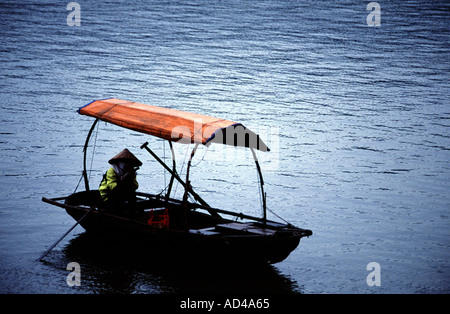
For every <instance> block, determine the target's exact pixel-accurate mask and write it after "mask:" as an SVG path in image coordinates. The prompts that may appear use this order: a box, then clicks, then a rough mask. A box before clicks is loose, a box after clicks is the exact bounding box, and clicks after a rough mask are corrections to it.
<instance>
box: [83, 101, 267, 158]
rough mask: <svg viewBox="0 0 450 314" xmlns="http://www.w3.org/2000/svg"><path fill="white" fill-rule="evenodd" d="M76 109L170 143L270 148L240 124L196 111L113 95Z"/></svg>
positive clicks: (263, 149)
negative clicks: (119, 97) (113, 96)
mask: <svg viewBox="0 0 450 314" xmlns="http://www.w3.org/2000/svg"><path fill="white" fill-rule="evenodd" d="M78 112H79V113H80V114H82V115H87V116H91V117H95V118H98V119H100V120H103V121H106V122H110V123H113V124H116V125H118V126H122V127H124V128H128V129H131V130H134V131H137V132H142V133H146V134H150V135H153V136H157V137H159V138H163V139H166V140H169V141H173V142H180V143H201V144H204V145H208V144H209V143H221V144H227V145H233V146H241V147H250V148H255V149H259V150H261V151H269V148H268V147H267V146H266V144H264V142H263V141H262V140H261V139H260V138H259V135H257V134H255V133H253V132H252V131H250V130H248V129H247V128H245V127H244V126H243V125H242V124H240V123H236V122H233V121H228V120H224V119H219V118H214V117H210V116H205V115H200V114H196V113H190V112H185V111H179V110H174V109H168V108H162V107H156V106H150V105H145V104H140V103H136V102H131V101H127V100H121V99H116V98H110V99H103V100H95V101H93V102H91V103H89V104H87V105H86V106H84V107H81V108H80V109H79V110H78Z"/></svg>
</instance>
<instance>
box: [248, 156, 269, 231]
mask: <svg viewBox="0 0 450 314" xmlns="http://www.w3.org/2000/svg"><path fill="white" fill-rule="evenodd" d="M250 149H251V151H252V154H253V159H254V160H255V164H256V169H257V170H258V175H259V179H260V181H261V195H262V201H263V221H264V223H266V217H267V206H266V193H265V192H264V179H263V176H262V173H261V167H260V166H259V161H258V158H257V157H256V153H255V150H254V149H253V148H250Z"/></svg>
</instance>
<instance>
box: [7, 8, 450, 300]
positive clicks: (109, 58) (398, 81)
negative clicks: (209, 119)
mask: <svg viewBox="0 0 450 314" xmlns="http://www.w3.org/2000/svg"><path fill="white" fill-rule="evenodd" d="M68 3H69V1H67V2H61V1H48V0H44V1H21V2H18V1H12V0H11V1H2V2H1V4H0V36H1V43H2V44H1V46H0V74H1V75H0V160H1V166H0V292H2V293H111V292H112V293H177V292H189V291H196V292H206V293H207V292H221V291H224V292H230V291H231V292H233V291H238V292H243V291H244V292H246V291H248V292H261V291H262V292H280V293H288V292H294V293H297V292H301V293H448V292H449V291H450V265H449V260H450V250H449V246H450V242H449V236H450V228H449V227H450V223H449V215H450V212H449V210H450V197H449V183H450V163H449V157H450V153H449V149H450V138H449V135H450V134H449V126H450V123H449V119H450V107H449V100H450V97H449V96H450V94H449V84H448V80H449V78H450V76H449V70H450V53H449V44H450V42H449V39H450V26H449V25H450V24H449V22H448V21H449V18H450V5H449V3H448V1H418V0H411V1H378V3H379V5H380V8H381V20H380V23H381V24H380V26H373V27H369V26H368V25H367V20H366V19H367V16H368V14H369V13H370V12H369V11H367V10H366V6H367V4H368V3H369V1H346V0H343V1H331V0H330V1H306V0H303V1H302V0H289V1H288V0H286V1H281V0H279V1H275V0H272V1H271V0H263V1H244V0H242V1H240V0H229V1H225V0H222V1H220V0H210V1H206V0H205V1H201V0H192V1H133V0H130V1H107V2H105V1H88V0H86V1H81V0H80V1H78V3H79V4H80V8H81V26H69V25H68V24H67V22H66V18H67V16H68V14H69V13H70V11H68V10H66V6H67V4H68ZM109 97H116V98H121V99H127V100H132V101H137V102H141V103H146V104H152V105H157V106H163V107H169V108H175V109H179V110H185V111H191V112H196V113H200V114H207V115H211V116H217V117H221V118H224V119H229V120H233V121H238V122H241V123H243V124H244V125H246V126H248V127H249V128H250V129H252V130H254V131H255V132H259V133H261V134H262V136H263V138H264V139H265V140H266V142H267V144H268V145H269V147H271V148H272V151H271V152H270V153H261V154H260V155H259V157H260V158H261V160H262V167H263V171H264V178H265V183H266V184H265V189H266V192H267V197H268V208H269V209H270V210H271V211H273V212H275V213H276V214H277V215H279V216H281V217H282V218H284V219H286V220H287V221H289V222H291V223H292V224H294V225H297V226H299V227H303V228H307V229H311V230H313V232H314V234H313V236H312V237H310V238H305V239H303V240H302V242H301V243H300V246H299V247H298V248H297V249H296V250H295V251H294V252H293V253H292V254H291V255H290V256H289V257H288V258H287V259H286V260H285V261H283V262H281V263H279V264H276V265H274V266H271V267H269V268H268V269H264V270H252V271H249V272H238V273H237V274H236V273H234V272H231V273H228V272H226V271H225V272H224V271H223V270H208V271H205V272H202V268H198V269H196V271H195V272H194V274H192V271H191V272H190V271H186V269H184V268H183V267H180V268H177V269H164V265H159V264H157V267H147V268H146V267H142V265H141V266H139V267H138V266H134V263H132V262H130V263H126V262H125V263H124V262H123V259H120V258H118V260H119V261H116V259H117V258H116V257H114V256H108V257H107V258H102V255H101V254H100V255H101V256H99V254H95V252H93V251H95V249H92V247H91V246H90V245H89V241H86V239H85V237H86V234H85V233H84V230H83V229H82V228H81V227H77V228H76V229H75V230H74V232H73V233H71V234H70V235H69V236H67V237H66V238H65V239H64V240H63V241H62V242H61V243H60V244H59V245H58V246H57V247H56V248H55V249H54V250H53V251H52V252H51V253H50V254H49V255H48V256H47V257H46V260H45V262H36V261H35V259H36V258H37V257H38V256H39V255H40V254H41V253H42V252H43V251H45V249H46V248H47V247H49V245H51V244H52V243H53V242H54V241H56V239H58V238H59V237H60V236H61V235H62V234H63V233H64V232H65V231H66V230H67V229H68V228H69V227H70V226H71V225H72V224H73V222H74V221H72V220H71V218H70V217H69V216H68V215H67V214H65V212H64V211H63V210H61V209H59V208H56V207H52V206H50V205H48V204H45V203H43V202H41V198H42V197H43V196H45V197H57V196H63V195H68V194H70V193H72V192H73V191H74V190H75V188H76V187H77V183H78V182H79V179H80V176H81V171H82V147H83V144H84V140H85V137H86V135H87V132H88V130H89V128H90V126H91V123H92V122H93V119H92V118H89V117H86V116H80V115H79V114H78V113H77V112H76V109H78V108H79V107H81V106H83V105H85V104H87V103H89V102H90V101H92V100H94V99H102V98H109ZM145 141H149V142H150V144H151V145H152V147H153V148H154V150H155V151H156V152H157V153H158V154H159V155H160V156H165V157H166V158H169V156H170V155H169V151H168V146H167V145H165V144H164V142H162V141H160V140H157V139H152V138H149V137H147V136H144V135H137V134H136V133H132V132H129V131H124V130H122V129H120V128H118V127H115V126H112V125H106V124H105V123H100V126H99V128H98V130H96V132H94V137H93V139H92V144H94V143H95V151H94V148H91V150H90V152H89V155H88V156H89V160H88V161H89V168H90V169H91V171H90V178H91V182H92V185H95V184H98V182H100V180H101V176H102V174H103V173H104V171H105V170H106V169H105V168H106V167H107V160H108V159H109V158H110V157H111V156H114V155H115V154H117V153H118V152H119V151H120V150H121V149H122V148H123V147H128V148H129V149H130V150H132V151H133V152H134V153H135V154H136V155H137V156H138V157H139V158H140V159H141V160H143V161H144V164H145V165H144V166H143V167H142V169H141V170H140V171H139V176H138V180H139V182H140V185H141V190H143V191H147V192H159V191H161V190H162V189H163V188H164V186H165V184H164V182H166V183H167V182H168V180H169V177H168V176H164V174H163V171H162V168H161V167H159V166H158V165H157V164H156V162H154V161H152V160H151V158H150V157H149V156H147V155H146V154H145V152H144V151H141V150H140V149H139V146H140V145H141V144H142V143H144V142H145ZM176 149H177V160H178V162H179V166H180V168H181V165H182V164H183V160H185V157H186V152H187V149H186V146H185V145H178V146H177V148H176ZM231 149H232V150H234V149H233V148H231ZM92 152H94V153H95V154H94V155H95V158H94V159H91V156H92V154H91V153H92ZM248 157H249V156H248V155H247V154H246V152H243V151H242V149H236V150H235V151H233V154H232V155H231V157H230V156H229V153H225V152H224V151H223V150H222V148H221V147H213V146H211V147H210V148H208V149H206V148H202V149H201V150H199V152H198V153H197V155H196V157H195V159H194V162H193V163H194V167H193V168H192V184H193V186H194V188H195V189H196V191H197V192H198V193H199V194H200V195H202V197H203V198H205V199H206V200H207V201H208V202H209V203H211V204H212V205H214V206H216V207H222V208H225V209H237V210H239V211H243V212H245V213H249V214H255V215H259V214H261V206H260V202H259V195H258V186H257V176H256V170H255V169H254V166H253V163H252V162H251V160H249V158H248ZM167 160H168V161H170V160H169V159H167ZM179 170H180V169H179ZM183 170H185V168H184V169H183ZM82 188H83V183H81V185H80V186H79V188H78V189H82ZM181 190H182V189H181V188H179V187H178V189H177V195H178V196H179V195H180V194H181V193H182V191H181ZM269 218H271V219H277V218H276V217H275V216H274V215H273V214H271V213H269ZM86 242H87V243H86ZM111 250H114V246H112V247H111ZM102 254H103V253H102ZM156 255H157V254H156ZM155 259H158V257H157V256H155ZM69 262H78V263H80V266H81V276H82V277H81V279H82V282H81V286H80V287H69V286H68V285H67V284H66V277H67V275H68V274H69V272H68V271H67V270H66V266H67V264H68V263H69ZM371 262H376V263H378V264H379V265H380V267H381V270H380V273H379V275H380V280H381V281H380V284H381V285H380V286H369V285H368V284H367V282H366V278H367V276H368V275H370V271H368V270H367V269H366V267H367V265H368V264H369V263H371ZM181 263H182V262H181ZM224 274H226V275H224ZM233 274H234V275H233ZM212 278H214V279H212ZM239 289H240V290H239Z"/></svg>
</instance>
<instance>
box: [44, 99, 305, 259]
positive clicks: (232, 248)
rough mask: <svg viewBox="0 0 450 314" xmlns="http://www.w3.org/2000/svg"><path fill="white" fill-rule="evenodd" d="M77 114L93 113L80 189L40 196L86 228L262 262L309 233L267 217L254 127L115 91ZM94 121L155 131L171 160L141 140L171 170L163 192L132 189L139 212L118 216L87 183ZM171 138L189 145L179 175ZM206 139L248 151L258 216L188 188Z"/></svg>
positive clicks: (205, 255)
mask: <svg viewBox="0 0 450 314" xmlns="http://www.w3.org/2000/svg"><path fill="white" fill-rule="evenodd" d="M78 113H79V114H81V115H86V116H90V117H93V118H95V121H94V122H93V124H92V126H91V128H90V130H89V132H88V135H87V138H86V140H85V144H84V149H83V151H84V158H83V172H82V178H84V186H85V190H83V191H80V192H74V193H73V194H71V195H68V196H62V197H53V198H47V197H43V198H42V200H43V201H44V202H46V203H49V204H51V205H55V206H58V207H60V208H63V209H65V210H66V212H67V213H68V214H69V215H70V216H71V217H72V218H73V219H75V220H76V221H77V223H79V224H80V225H81V226H82V227H83V228H84V229H85V230H86V231H87V232H88V233H89V232H90V233H99V234H103V235H104V234H114V235H118V234H119V235H124V236H126V237H130V238H131V239H138V240H139V241H141V240H144V241H146V243H151V244H150V245H154V244H155V243H157V244H158V245H160V246H161V247H164V248H168V249H169V251H171V252H175V251H178V250H183V251H184V252H191V253H194V254H192V255H195V256H198V255H201V256H202V258H205V259H208V258H211V259H216V260H233V261H240V262H251V263H265V264H267V263H270V264H274V263H278V262H281V261H283V260H284V259H286V258H287V257H288V256H289V255H290V253H291V252H292V251H293V250H295V249H296V248H297V246H298V245H299V242H300V240H301V238H303V237H309V236H311V235H312V231H311V230H308V229H302V228H299V227H296V226H294V225H292V224H290V223H288V222H286V221H283V222H278V221H274V220H269V219H267V205H266V193H265V192H264V180H263V177H262V173H261V167H260V164H259V160H258V158H257V155H256V151H262V152H269V151H270V149H269V147H268V146H267V145H266V144H265V143H264V142H263V141H262V140H261V138H260V136H259V135H258V134H256V133H254V132H252V131H251V130H249V129H248V128H246V127H245V126H243V125H242V124H240V123H236V122H233V121H229V120H225V119H219V118H215V117H211V116H207V115H200V114H196V113H190V112H185V111H180V110H175V109H170V108H162V107H157V106H151V105H146V104H141V103H137V102H132V101H127V100H121V99H117V98H109V99H101V100H95V101H93V102H91V103H89V104H87V105H85V106H83V107H81V108H79V109H78ZM98 121H105V122H108V123H112V124H115V125H118V126H120V127H123V128H126V129H131V130H133V131H136V132H141V133H144V134H148V135H151V136H155V137H158V138H161V139H163V140H166V141H168V143H169V147H170V149H171V152H172V167H170V166H169V165H167V164H166V163H165V162H164V161H163V160H162V159H161V158H159V157H158V156H157V155H156V154H155V153H154V152H153V150H152V149H151V148H150V147H149V143H148V142H145V143H143V144H142V146H141V147H140V148H141V149H145V150H146V151H147V152H148V153H149V154H150V155H151V156H152V157H153V158H155V159H156V160H157V161H158V162H159V163H160V164H161V165H162V166H163V167H164V169H165V170H166V171H167V172H168V173H169V174H170V175H171V177H170V181H169V185H168V187H167V189H166V193H165V195H162V194H161V193H160V194H151V193H146V192H141V191H137V192H136V198H137V200H136V205H135V206H136V207H137V208H139V209H140V214H136V215H122V214H117V213H111V212H108V211H106V210H103V208H102V205H101V202H100V201H99V200H100V193H99V191H98V190H95V189H91V188H90V184H89V178H88V174H87V173H88V171H87V165H86V164H87V162H86V159H87V148H88V145H89V141H90V138H91V135H92V133H93V130H94V128H95V126H96V124H97V123H98ZM173 144H180V145H183V144H191V145H192V144H193V149H192V152H191V154H190V158H189V160H188V162H187V168H186V177H185V178H184V179H183V178H181V177H180V175H179V174H178V172H177V168H176V161H175V154H174V149H173ZM212 144H214V145H217V144H220V145H229V146H235V147H244V148H247V149H250V150H251V152H252V156H253V158H254V161H255V164H256V168H257V171H258V176H259V183H260V186H259V187H258V188H259V189H260V192H261V198H262V207H263V214H262V217H256V216H251V215H248V214H245V213H243V212H241V211H230V210H224V209H220V208H217V207H214V206H210V205H209V204H208V203H207V202H206V201H205V200H204V199H203V198H201V196H200V195H198V194H197V193H196V192H195V191H194V190H193V188H192V185H191V183H190V180H189V173H190V170H191V163H192V160H193V157H194V155H195V153H196V151H197V149H198V147H199V145H205V146H208V145H212ZM80 180H81V179H80ZM175 180H176V181H178V182H179V184H181V185H182V186H183V188H184V194H183V197H182V198H181V199H176V198H173V197H171V192H172V187H173V184H174V182H175ZM192 199H193V200H192Z"/></svg>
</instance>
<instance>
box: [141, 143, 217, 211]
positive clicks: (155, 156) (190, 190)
mask: <svg viewBox="0 0 450 314" xmlns="http://www.w3.org/2000/svg"><path fill="white" fill-rule="evenodd" d="M144 148H145V150H146V151H147V152H148V153H149V154H150V155H152V156H153V158H155V159H156V161H157V162H159V163H160V164H161V165H162V166H163V167H164V168H165V169H166V170H167V171H168V172H169V173H170V174H171V175H172V176H173V177H174V178H175V179H177V181H178V182H180V183H181V185H182V186H183V187H184V188H185V189H188V190H189V193H191V195H192V196H193V197H194V199H195V200H196V201H197V202H199V203H200V204H202V205H203V206H207V207H211V206H209V205H208V203H206V201H205V200H204V199H202V198H201V197H200V195H198V194H197V193H195V192H194V190H193V189H192V187H191V186H190V185H187V184H186V183H185V182H184V181H183V179H181V178H180V176H179V175H178V174H177V173H176V172H174V171H172V169H170V168H169V166H167V165H166V164H165V163H164V161H162V160H161V158H159V157H158V155H156V154H155V153H154V152H153V151H152V150H151V149H150V148H149V147H148V142H145V143H144V144H142V145H141V149H144ZM208 212H209V213H210V214H211V215H212V216H214V217H220V215H219V214H217V213H216V212H214V211H208Z"/></svg>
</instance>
